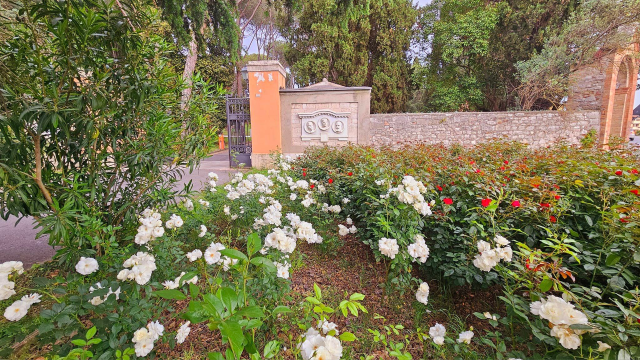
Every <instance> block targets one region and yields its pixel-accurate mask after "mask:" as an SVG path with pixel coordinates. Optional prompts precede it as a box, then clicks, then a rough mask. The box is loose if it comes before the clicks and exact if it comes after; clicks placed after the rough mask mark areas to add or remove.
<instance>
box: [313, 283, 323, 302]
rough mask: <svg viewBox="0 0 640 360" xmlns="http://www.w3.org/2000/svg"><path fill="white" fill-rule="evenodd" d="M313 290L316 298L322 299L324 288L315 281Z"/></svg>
mask: <svg viewBox="0 0 640 360" xmlns="http://www.w3.org/2000/svg"><path fill="white" fill-rule="evenodd" d="M313 291H314V292H315V293H316V299H318V300H320V301H322V290H320V286H318V284H316V283H313Z"/></svg>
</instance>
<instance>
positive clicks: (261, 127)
mask: <svg viewBox="0 0 640 360" xmlns="http://www.w3.org/2000/svg"><path fill="white" fill-rule="evenodd" d="M247 72H248V76H249V79H248V81H249V106H250V111H251V144H252V149H251V164H252V166H253V167H256V168H265V167H268V166H269V165H270V162H271V161H270V160H271V158H270V154H271V153H273V152H276V151H280V150H281V149H282V133H281V128H282V126H281V125H282V124H281V120H280V89H281V88H284V87H285V80H286V73H285V71H284V67H282V65H281V64H280V63H279V62H278V61H276V60H263V61H249V63H248V64H247Z"/></svg>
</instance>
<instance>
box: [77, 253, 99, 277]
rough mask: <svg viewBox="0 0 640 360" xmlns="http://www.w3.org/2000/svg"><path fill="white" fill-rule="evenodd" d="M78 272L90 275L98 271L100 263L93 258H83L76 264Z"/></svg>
mask: <svg viewBox="0 0 640 360" xmlns="http://www.w3.org/2000/svg"><path fill="white" fill-rule="evenodd" d="M76 271H77V272H79V273H80V274H81V275H89V274H92V273H94V272H96V271H98V262H97V261H96V259H93V258H86V257H81V258H80V261H78V263H77V264H76Z"/></svg>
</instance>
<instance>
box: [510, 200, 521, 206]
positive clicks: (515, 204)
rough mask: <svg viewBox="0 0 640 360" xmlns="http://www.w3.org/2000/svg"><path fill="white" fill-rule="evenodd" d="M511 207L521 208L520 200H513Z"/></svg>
mask: <svg viewBox="0 0 640 360" xmlns="http://www.w3.org/2000/svg"><path fill="white" fill-rule="evenodd" d="M511 206H513V207H520V200H513V202H512V203H511Z"/></svg>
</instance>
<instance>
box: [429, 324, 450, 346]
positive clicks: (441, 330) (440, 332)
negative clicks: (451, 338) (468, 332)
mask: <svg viewBox="0 0 640 360" xmlns="http://www.w3.org/2000/svg"><path fill="white" fill-rule="evenodd" d="M446 333H447V329H445V327H444V325H442V324H439V323H436V324H435V325H433V326H432V327H430V328H429V336H431V338H432V339H433V342H434V343H436V344H438V345H442V344H444V336H445V335H446Z"/></svg>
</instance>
